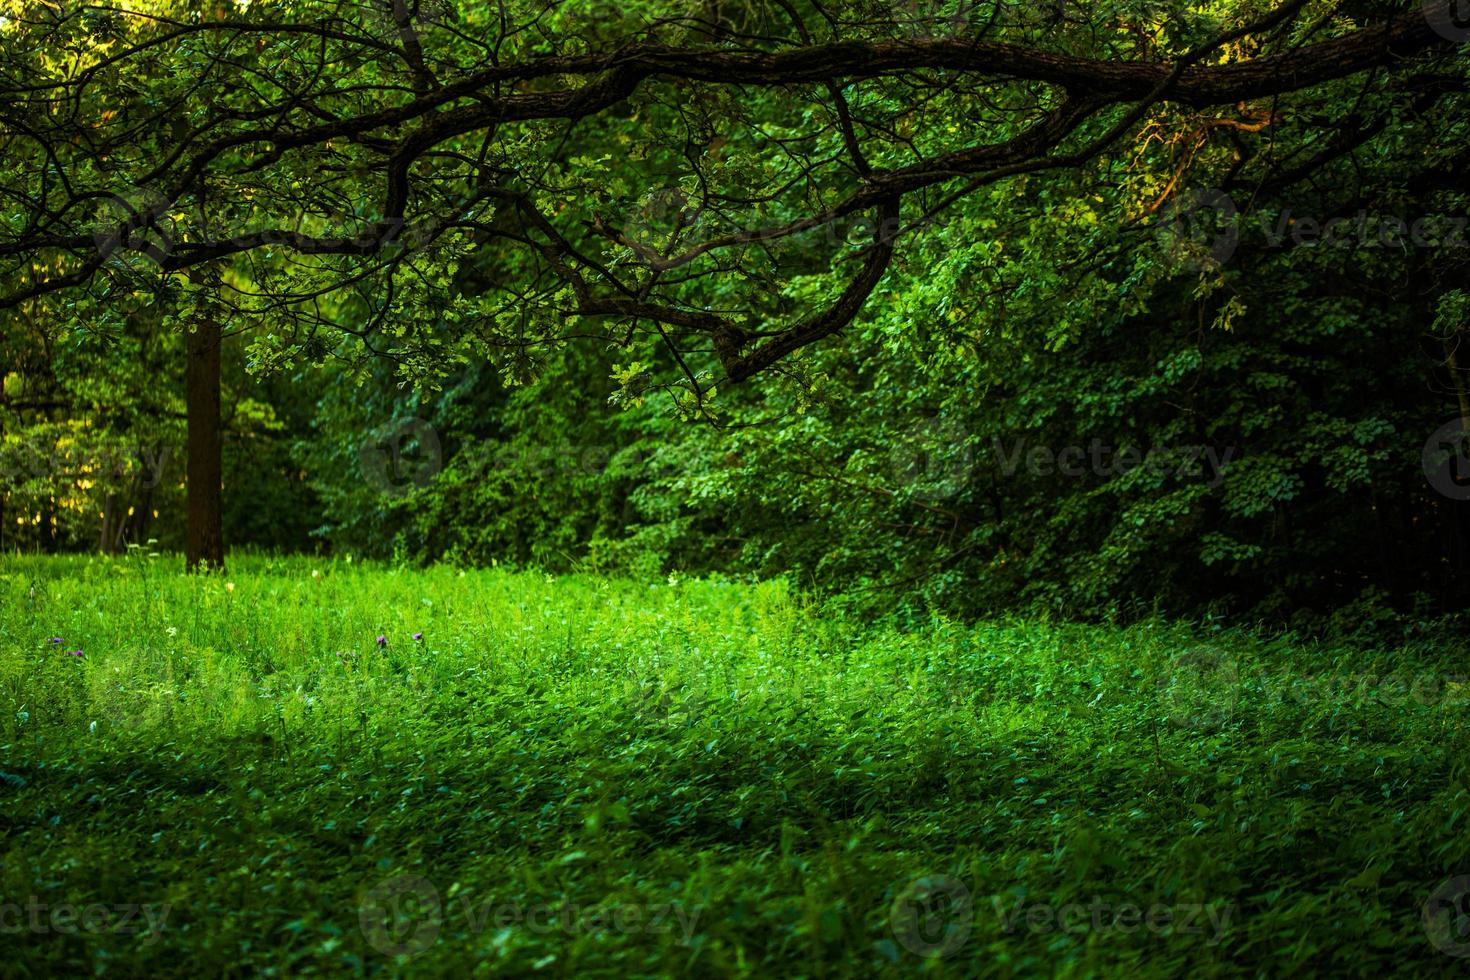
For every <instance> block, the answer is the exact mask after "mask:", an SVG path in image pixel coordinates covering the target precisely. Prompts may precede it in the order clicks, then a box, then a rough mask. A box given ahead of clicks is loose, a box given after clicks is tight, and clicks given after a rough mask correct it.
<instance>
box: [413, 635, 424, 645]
mask: <svg viewBox="0 0 1470 980" xmlns="http://www.w3.org/2000/svg"><path fill="white" fill-rule="evenodd" d="M413 641H414V642H415V643H422V642H424V634H422V633H415V634H414V635H413Z"/></svg>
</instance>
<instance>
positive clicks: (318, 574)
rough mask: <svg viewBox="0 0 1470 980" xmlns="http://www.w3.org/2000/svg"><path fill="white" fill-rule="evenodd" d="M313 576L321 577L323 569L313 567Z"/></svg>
mask: <svg viewBox="0 0 1470 980" xmlns="http://www.w3.org/2000/svg"><path fill="white" fill-rule="evenodd" d="M311 577H312V578H321V577H322V573H321V571H320V570H319V569H316V568H313V569H312V570H311Z"/></svg>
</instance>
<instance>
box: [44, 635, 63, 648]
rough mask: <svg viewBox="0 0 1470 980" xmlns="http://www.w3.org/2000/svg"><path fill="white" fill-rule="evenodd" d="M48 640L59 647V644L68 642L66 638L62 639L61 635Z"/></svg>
mask: <svg viewBox="0 0 1470 980" xmlns="http://www.w3.org/2000/svg"><path fill="white" fill-rule="evenodd" d="M46 642H47V643H49V644H51V645H52V646H56V647H59V646H61V645H62V644H63V643H65V642H66V641H65V640H63V639H62V638H61V637H59V636H53V637H52V638H51V639H49V640H47V641H46Z"/></svg>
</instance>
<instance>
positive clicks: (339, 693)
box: [0, 554, 1470, 977]
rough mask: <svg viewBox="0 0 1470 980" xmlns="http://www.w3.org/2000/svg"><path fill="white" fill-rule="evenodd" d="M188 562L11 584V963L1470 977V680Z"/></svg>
mask: <svg viewBox="0 0 1470 980" xmlns="http://www.w3.org/2000/svg"><path fill="white" fill-rule="evenodd" d="M176 569H177V563H176V562H175V561H173V560H172V559H168V558H165V559H157V560H152V559H149V558H147V557H142V556H140V555H136V554H135V555H133V556H131V557H129V558H126V559H123V560H108V559H100V558H37V559H27V558H15V557H10V558H6V559H5V560H4V563H3V564H0V697H3V701H4V705H3V711H0V838H3V849H0V954H3V955H0V972H3V973H5V974H7V975H22V976H37V977H41V976H64V975H124V976H131V975H152V976H165V975H187V976H209V975H245V974H255V973H259V974H264V975H275V976H301V975H315V974H329V975H358V976H366V975H413V976H434V975H450V974H453V975H463V974H467V973H474V974H480V975H505V976H531V975H546V976H568V977H570V976H608V977H613V976H654V975H690V976H761V977H778V976H780V977H837V976H867V975H891V976H908V975H914V974H924V975H930V976H936V977H961V976H995V977H1011V976H1015V977H1024V976H1048V975H1061V976H1078V977H1081V976H1132V977H1150V976H1170V975H1179V974H1183V973H1188V974H1191V975H1198V976H1261V975H1291V974H1302V975H1311V974H1313V973H1324V974H1325V973H1332V974H1340V975H1360V976H1361V975H1398V974H1405V975H1407V974H1409V973H1413V974H1417V975H1421V976H1437V975H1444V976H1449V975H1454V974H1455V973H1456V971H1462V970H1463V969H1464V968H1465V964H1466V962H1467V961H1466V959H1464V958H1463V957H1464V955H1465V954H1467V953H1470V945H1467V942H1470V939H1467V937H1466V936H1463V935H1461V934H1459V933H1456V932H1455V929H1456V928H1462V927H1463V923H1464V921H1465V920H1463V919H1461V920H1459V923H1458V925H1457V922H1456V920H1455V919H1454V913H1453V912H1452V911H1451V912H1448V913H1446V914H1447V915H1448V918H1446V916H1445V915H1439V914H1438V913H1436V914H1431V915H1429V916H1428V917H1427V918H1426V913H1425V909H1426V904H1427V903H1428V904H1429V905H1431V906H1433V907H1434V908H1440V906H1435V905H1434V902H1433V901H1431V897H1432V895H1434V894H1436V889H1440V890H1441V891H1443V884H1444V883H1445V882H1446V880H1447V879H1453V878H1454V877H1456V876H1458V875H1462V874H1470V819H1467V815H1470V775H1467V765H1470V753H1467V751H1466V746H1467V734H1470V729H1467V724H1466V720H1467V716H1470V688H1467V687H1464V682H1465V677H1464V676H1463V675H1464V674H1465V673H1466V672H1467V671H1470V664H1467V662H1466V660H1465V657H1464V654H1463V651H1461V652H1458V653H1454V652H1448V651H1446V650H1444V649H1442V648H1437V647H1433V646H1429V645H1419V646H1414V645H1410V646H1405V647H1403V648H1400V649H1379V650H1375V649H1353V648H1346V647H1343V648H1336V647H1331V646H1320V645H1309V644H1300V643H1294V642H1292V641H1291V640H1290V639H1289V638H1288V639H1278V640H1263V639H1260V638H1256V637H1253V636H1250V635H1247V634H1244V633H1235V632H1209V631H1208V630H1206V629H1202V628H1196V629H1189V628H1186V627H1182V626H1169V625H1163V624H1160V623H1144V624H1141V625H1136V626H1133V627H1129V628H1126V629H1125V628H1105V627H1098V626H1080V625H1053V624H1048V623H1044V622H1034V621H1033V622H1022V621H1014V622H994V623H986V624H981V625H976V626H959V625H955V624H952V623H948V622H944V621H939V620H936V621H933V622H929V623H925V624H922V625H920V626H917V627H914V628H911V629H907V630H903V631H899V630H897V629H895V628H891V627H886V626H877V625H874V624H870V623H860V622H851V621H843V620H841V619H837V618H832V617H830V616H824V615H823V614H822V613H821V611H820V610H817V609H815V608H812V607H810V606H809V605H808V604H807V603H805V602H804V601H803V600H802V598H801V597H800V596H797V595H794V594H793V593H792V592H790V591H789V590H787V589H786V588H785V587H783V586H782V585H780V584H763V585H746V584H736V583H731V582H723V581H693V580H690V581H677V580H669V581H667V582H660V583H657V584H635V583H631V582H623V581H614V580H607V579H600V578H591V577H588V578H581V577H569V578H551V577H548V576H545V575H538V574H529V573H509V572H503V571H497V570H482V571H458V570H455V569H451V568H447V567H436V568H431V569H429V570H398V569H395V568H392V567H387V566H374V565H363V564H361V563H357V564H354V563H351V562H347V561H343V560H333V561H321V560H309V559H266V558H259V557H256V558H252V557H246V556H241V557H236V558H235V559H234V560H233V562H232V565H231V567H230V569H229V571H228V574H227V575H224V576H206V577H188V576H184V575H182V574H178V573H177V571H176ZM380 637H381V640H380V639H379V638H380ZM53 640H59V641H61V642H52V641H53ZM77 651H80V654H79V655H78V653H77ZM1441 897H1443V896H1441ZM1449 900H1450V903H1451V906H1452V905H1453V902H1454V901H1456V900H1458V901H1460V902H1461V903H1463V902H1464V896H1463V895H1458V896H1456V895H1450V896H1449ZM1451 906H1444V908H1450V907H1451ZM1460 910H1461V912H1463V910H1464V906H1463V904H1461V906H1460Z"/></svg>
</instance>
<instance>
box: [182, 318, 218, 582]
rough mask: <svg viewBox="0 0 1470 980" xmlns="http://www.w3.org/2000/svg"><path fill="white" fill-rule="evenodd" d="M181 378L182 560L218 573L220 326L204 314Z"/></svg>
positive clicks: (190, 342)
mask: <svg viewBox="0 0 1470 980" xmlns="http://www.w3.org/2000/svg"><path fill="white" fill-rule="evenodd" d="M185 346H186V349H187V359H188V363H187V364H186V366H185V372H184V404H185V408H186V411H187V413H188V430H189V435H188V457H189V458H188V462H187V467H186V471H185V472H186V480H187V484H188V514H187V518H186V529H185V542H184V560H185V567H186V568H187V569H188V570H189V571H191V572H193V571H218V570H222V569H223V568H224V564H225V536H224V523H223V519H222V507H221V487H220V473H221V462H220V458H221V445H220V439H221V435H220V324H219V321H218V320H216V319H215V318H214V317H213V316H211V315H209V314H208V313H205V314H203V315H201V316H200V317H198V319H197V320H196V321H195V326H194V331H193V332H192V333H190V334H189V338H188V342H187V344H186V345H185Z"/></svg>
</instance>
